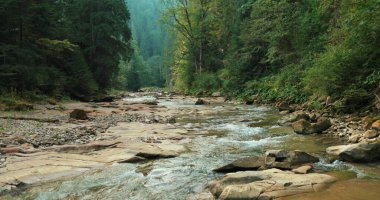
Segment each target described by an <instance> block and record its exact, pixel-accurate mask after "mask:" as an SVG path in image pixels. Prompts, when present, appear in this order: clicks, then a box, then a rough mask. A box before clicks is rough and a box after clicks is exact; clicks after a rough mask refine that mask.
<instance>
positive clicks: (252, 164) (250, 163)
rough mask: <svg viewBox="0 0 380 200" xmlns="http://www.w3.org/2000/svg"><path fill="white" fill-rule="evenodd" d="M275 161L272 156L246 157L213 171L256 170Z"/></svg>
mask: <svg viewBox="0 0 380 200" xmlns="http://www.w3.org/2000/svg"><path fill="white" fill-rule="evenodd" d="M274 161H275V158H273V157H247V158H241V159H238V160H235V161H233V162H232V163H230V164H228V165H225V166H223V167H220V168H217V169H214V170H213V171H214V172H221V173H229V172H237V171H248V170H258V169H259V168H261V167H265V166H267V165H271V164H272V163H273V162H274Z"/></svg>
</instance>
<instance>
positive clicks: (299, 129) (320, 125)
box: [292, 117, 332, 135]
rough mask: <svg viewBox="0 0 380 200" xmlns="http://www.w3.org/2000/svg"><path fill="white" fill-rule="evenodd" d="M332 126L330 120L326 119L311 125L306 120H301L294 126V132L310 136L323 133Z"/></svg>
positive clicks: (320, 119)
mask: <svg viewBox="0 0 380 200" xmlns="http://www.w3.org/2000/svg"><path fill="white" fill-rule="evenodd" d="M331 126H332V124H331V122H330V120H328V119H326V118H323V117H321V118H319V119H318V121H317V122H316V123H310V122H308V121H306V120H305V119H301V120H299V121H296V122H294V123H293V124H292V127H293V129H294V132H296V133H298V134H303V135H308V134H313V133H322V132H323V131H325V130H327V129H329V128H330V127H331Z"/></svg>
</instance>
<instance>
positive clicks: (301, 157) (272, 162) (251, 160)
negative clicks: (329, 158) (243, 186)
mask: <svg viewBox="0 0 380 200" xmlns="http://www.w3.org/2000/svg"><path fill="white" fill-rule="evenodd" d="M318 161H319V158H317V157H314V156H312V155H310V154H308V153H305V152H302V151H283V150H269V151H267V152H266V153H265V156H262V157H247V158H242V159H238V160H235V161H234V162H232V163H230V164H228V165H225V166H223V167H220V168H217V169H214V170H213V171H215V172H221V173H229V172H237V171H248V170H264V169H271V168H277V169H283V170H291V169H295V168H298V167H300V166H302V165H305V164H310V163H314V162H318Z"/></svg>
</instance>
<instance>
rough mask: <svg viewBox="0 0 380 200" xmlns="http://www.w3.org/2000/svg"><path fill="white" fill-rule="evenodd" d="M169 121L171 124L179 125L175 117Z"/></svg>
mask: <svg viewBox="0 0 380 200" xmlns="http://www.w3.org/2000/svg"><path fill="white" fill-rule="evenodd" d="M167 121H168V123H169V124H175V123H177V120H176V119H175V117H169V118H168V120H167Z"/></svg>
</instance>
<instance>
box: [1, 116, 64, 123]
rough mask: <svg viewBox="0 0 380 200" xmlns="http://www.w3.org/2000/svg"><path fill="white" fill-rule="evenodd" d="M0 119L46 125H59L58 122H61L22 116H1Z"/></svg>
mask: <svg viewBox="0 0 380 200" xmlns="http://www.w3.org/2000/svg"><path fill="white" fill-rule="evenodd" d="M0 119H12V120H26V121H37V122H46V123H57V122H59V120H58V119H48V118H35V117H22V116H0Z"/></svg>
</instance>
